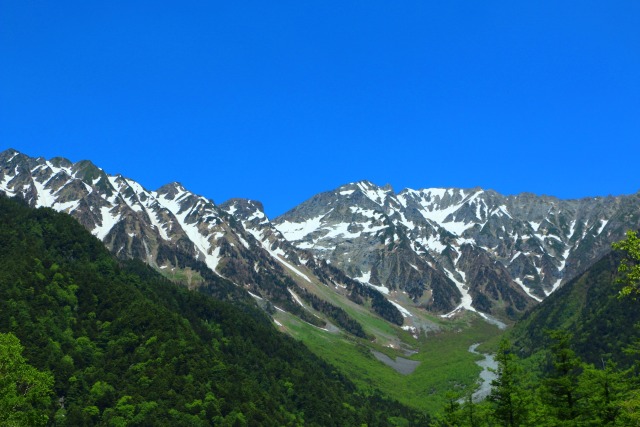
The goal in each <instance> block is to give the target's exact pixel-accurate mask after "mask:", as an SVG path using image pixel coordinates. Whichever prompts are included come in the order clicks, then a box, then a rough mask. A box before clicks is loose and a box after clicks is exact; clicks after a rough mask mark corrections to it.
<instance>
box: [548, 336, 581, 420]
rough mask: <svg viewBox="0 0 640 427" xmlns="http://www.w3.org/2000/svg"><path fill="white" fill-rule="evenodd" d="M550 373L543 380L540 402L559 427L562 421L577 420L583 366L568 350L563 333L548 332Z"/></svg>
mask: <svg viewBox="0 0 640 427" xmlns="http://www.w3.org/2000/svg"><path fill="white" fill-rule="evenodd" d="M549 335H550V337H551V339H552V344H551V365H552V366H551V370H550V373H549V375H548V376H547V377H546V378H545V379H544V380H543V381H542V385H543V389H542V396H543V402H544V403H545V404H546V405H547V408H548V409H549V410H550V411H551V415H552V416H553V417H555V418H556V419H557V420H558V421H559V422H560V423H559V424H560V425H562V423H563V422H564V421H570V420H574V419H576V418H577V417H578V401H579V400H580V394H579V390H578V377H579V375H580V371H581V366H582V363H581V361H580V359H579V358H578V357H577V356H576V354H575V352H574V351H573V350H572V349H571V348H570V343H571V338H572V337H571V334H569V333H568V332H566V331H562V330H557V331H550V332H549Z"/></svg>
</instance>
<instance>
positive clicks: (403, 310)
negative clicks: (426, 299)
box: [387, 300, 413, 317]
mask: <svg viewBox="0 0 640 427" xmlns="http://www.w3.org/2000/svg"><path fill="white" fill-rule="evenodd" d="M387 301H389V302H390V303H391V304H393V305H395V306H396V308H397V309H398V310H399V311H400V314H402V317H413V314H411V312H410V311H409V310H407V309H406V308H404V307H403V306H401V305H400V304H398V303H397V302H395V301H391V300H387Z"/></svg>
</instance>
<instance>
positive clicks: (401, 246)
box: [274, 181, 640, 316]
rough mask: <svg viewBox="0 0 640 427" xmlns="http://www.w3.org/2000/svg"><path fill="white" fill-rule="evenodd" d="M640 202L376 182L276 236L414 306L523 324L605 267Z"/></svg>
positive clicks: (284, 225) (318, 203) (307, 211)
mask: <svg viewBox="0 0 640 427" xmlns="http://www.w3.org/2000/svg"><path fill="white" fill-rule="evenodd" d="M639 213H640V197H639V196H638V195H632V196H621V197H604V198H603V197H596V198H585V199H579V200H560V199H557V198H554V197H547V196H535V195H533V194H527V193H525V194H520V195H516V196H503V195H500V194H498V193H496V192H494V191H491V190H488V191H485V190H482V189H480V188H474V189H467V190H463V189H453V188H449V189H443V188H431V189H423V190H411V189H406V190H403V191H401V192H400V193H397V194H396V193H395V192H394V191H393V189H392V188H391V187H389V186H386V187H379V186H376V185H374V184H372V183H370V182H367V181H361V182H357V183H352V184H348V185H345V186H342V187H340V188H338V189H336V190H334V191H329V192H325V193H322V194H318V195H316V196H315V197H313V198H311V199H310V200H308V201H306V202H304V203H302V204H301V205H299V206H297V207H295V208H294V209H292V210H291V211H289V212H287V213H285V214H284V215H282V216H280V217H279V218H276V219H275V220H274V224H275V226H276V228H277V229H278V230H279V231H280V232H281V233H282V234H283V235H284V236H285V237H286V238H287V239H288V240H290V241H291V242H293V243H294V244H295V245H296V246H297V247H299V248H303V249H306V250H309V251H311V252H312V253H314V254H315V255H317V256H318V257H320V258H323V259H326V260H327V261H329V262H330V263H331V264H332V265H335V266H337V267H339V268H341V269H343V270H344V271H345V272H346V273H347V274H348V275H349V276H351V277H353V278H356V279H358V280H360V281H362V282H364V283H369V284H371V285H372V286H375V287H378V288H379V289H385V288H386V289H392V290H393V289H402V290H406V292H408V293H409V295H411V297H412V299H413V301H414V302H415V303H417V304H422V305H424V306H426V307H427V308H432V309H436V310H439V311H441V312H446V311H450V310H455V309H456V308H466V309H469V310H478V311H481V312H484V313H494V314H503V313H504V314H507V315H509V316H514V315H515V314H516V312H518V311H522V310H523V309H525V308H526V307H528V306H529V305H531V304H532V303H535V301H541V300H542V299H543V298H545V297H546V296H547V295H549V294H550V293H552V292H553V291H554V290H556V289H557V288H558V287H559V286H561V284H562V283H564V282H565V281H567V280H570V279H571V278H573V277H575V276H576V275H577V274H579V273H581V272H583V271H584V270H585V269H586V268H588V267H589V266H590V265H592V264H593V263H594V262H595V261H597V260H598V259H599V258H600V257H601V256H602V255H603V254H604V253H606V252H607V251H608V250H609V249H610V247H611V243H612V242H614V241H616V240H619V239H621V238H622V237H623V236H624V232H625V231H626V230H627V229H629V228H638V226H639V224H640V220H639Z"/></svg>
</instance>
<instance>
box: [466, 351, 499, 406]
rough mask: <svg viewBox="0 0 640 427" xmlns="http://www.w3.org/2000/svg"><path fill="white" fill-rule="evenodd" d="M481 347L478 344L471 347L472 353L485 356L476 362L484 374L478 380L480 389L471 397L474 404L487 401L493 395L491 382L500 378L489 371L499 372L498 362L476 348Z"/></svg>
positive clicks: (490, 355)
mask: <svg viewBox="0 0 640 427" xmlns="http://www.w3.org/2000/svg"><path fill="white" fill-rule="evenodd" d="M479 345H480V344H479V343H478V344H473V345H472V346H471V347H469V352H470V353H473V354H479V355H481V356H484V359H482V360H478V361H477V362H476V363H477V364H478V366H480V367H481V368H482V372H480V378H479V379H478V384H479V387H478V389H477V390H476V391H475V392H474V393H473V395H472V397H471V399H472V400H473V401H474V402H480V401H481V400H484V399H486V398H487V396H489V394H491V381H493V380H495V379H496V378H498V376H497V375H496V373H495V372H493V371H490V370H489V369H493V370H497V369H498V363H497V362H496V360H495V358H494V357H493V355H492V354H484V353H480V352H478V351H477V350H476V348H478V346H479Z"/></svg>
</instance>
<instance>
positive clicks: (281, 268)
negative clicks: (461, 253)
mask: <svg viewBox="0 0 640 427" xmlns="http://www.w3.org/2000/svg"><path fill="white" fill-rule="evenodd" d="M0 192H3V193H5V194H7V195H9V196H19V197H21V198H23V199H24V200H25V201H26V202H27V203H28V204H29V205H31V206H34V207H49V208H53V209H55V210H58V211H62V212H66V213H68V214H70V215H72V216H73V217H75V218H76V219H77V220H78V221H79V222H80V223H81V224H83V225H84V226H85V227H86V228H87V229H88V230H90V231H91V233H92V234H93V235H95V236H96V237H98V238H99V239H101V240H102V241H103V242H104V243H105V245H106V246H107V247H108V248H109V249H110V250H111V251H112V252H113V253H114V254H116V255H117V256H118V257H121V258H139V259H143V260H144V261H146V262H147V263H148V264H150V265H152V266H154V267H155V268H156V269H158V270H160V271H162V272H163V273H164V274H165V275H167V276H168V277H170V278H175V279H176V280H179V281H180V282H183V283H185V282H186V283H187V284H188V286H191V287H198V286H204V285H206V282H207V277H211V275H212V274H213V275H215V276H217V277H218V278H223V279H226V280H227V281H231V282H233V283H234V284H235V285H237V286H238V287H239V288H241V289H245V290H246V291H248V292H249V293H250V294H251V295H252V296H254V298H256V300H259V301H261V303H263V304H264V303H268V304H273V305H275V306H276V307H277V308H279V309H283V310H286V311H288V312H291V313H293V314H296V315H298V316H299V317H301V318H302V319H303V320H305V321H307V322H310V323H312V324H314V325H316V326H326V325H327V322H332V321H335V319H334V317H336V318H339V319H340V320H339V321H336V323H338V326H344V327H345V328H346V329H347V330H348V331H349V332H353V331H358V333H360V334H361V335H364V332H362V331H360V330H359V329H358V326H354V325H355V323H354V322H352V321H351V320H349V319H347V317H348V316H346V314H344V313H342V312H340V311H339V309H338V308H337V307H335V306H333V305H332V304H330V303H328V302H326V301H324V300H319V299H318V297H317V296H316V294H317V293H318V292H317V287H318V286H328V285H329V283H328V282H327V279H326V278H327V277H334V280H332V282H331V285H332V286H334V287H335V288H336V293H338V294H340V295H341V296H343V297H344V298H345V300H351V301H355V302H356V303H358V304H360V305H362V304H364V303H365V302H366V301H372V300H383V301H382V302H381V303H380V304H378V305H380V306H381V307H382V309H376V307H375V306H373V307H372V310H373V311H374V312H376V313H378V314H379V315H381V316H382V317H384V318H387V320H392V321H394V322H395V323H398V324H402V316H401V315H400V312H399V311H398V309H397V308H395V307H394V306H393V305H392V304H391V303H390V302H389V301H388V300H387V299H386V298H385V297H383V296H382V295H381V294H380V293H379V292H377V291H375V290H374V289H368V288H366V287H365V286H364V285H362V284H360V283H358V282H354V281H353V280H351V279H350V278H349V277H347V276H339V275H336V273H335V272H334V271H333V268H332V267H331V266H328V265H327V264H326V263H324V262H322V261H320V260H317V259H316V258H315V257H314V256H313V255H312V254H311V253H309V252H306V251H303V250H301V249H298V248H296V247H295V246H293V245H291V244H290V243H289V242H288V241H287V240H286V239H285V238H284V237H283V236H282V235H281V233H280V232H279V231H278V230H276V229H275V228H274V227H273V226H272V225H271V222H270V221H269V219H268V218H267V217H266V216H265V214H264V212H263V209H262V205H261V204H260V203H259V202H254V201H249V200H240V199H236V200H230V201H228V202H226V203H224V204H222V205H220V206H218V205H216V204H215V203H214V202H213V201H212V200H208V199H206V198H204V197H201V196H198V195H195V194H193V193H191V192H189V191H188V190H186V189H185V188H184V187H183V186H182V185H181V184H179V183H171V184H168V185H165V186H163V187H161V188H159V189H158V190H156V191H149V190H147V189H145V188H143V187H142V186H141V185H140V184H138V183H137V182H135V181H133V180H131V179H128V178H125V177H123V176H121V175H108V174H107V173H105V172H104V171H103V170H102V169H100V168H99V167H97V166H95V165H93V164H92V163H91V162H88V161H82V162H78V163H72V162H70V161H68V160H66V159H62V158H55V159H52V160H46V159H43V158H37V159H34V158H31V157H28V156H25V155H23V154H21V153H18V152H17V151H15V150H7V151H5V152H3V153H0ZM365 288H366V289H365ZM214 293H215V291H214ZM358 295H360V296H358ZM299 296H300V297H299ZM300 298H302V299H303V300H305V301H306V300H313V301H314V302H315V304H316V305H317V306H318V307H320V308H318V309H311V308H309V307H310V306H309V305H305V303H304V302H303V301H301V300H300ZM314 298H315V299H314ZM327 313H328V314H327ZM345 319H347V320H345ZM398 319H400V320H399V321H398ZM349 322H351V323H349ZM349 329H351V330H349Z"/></svg>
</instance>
